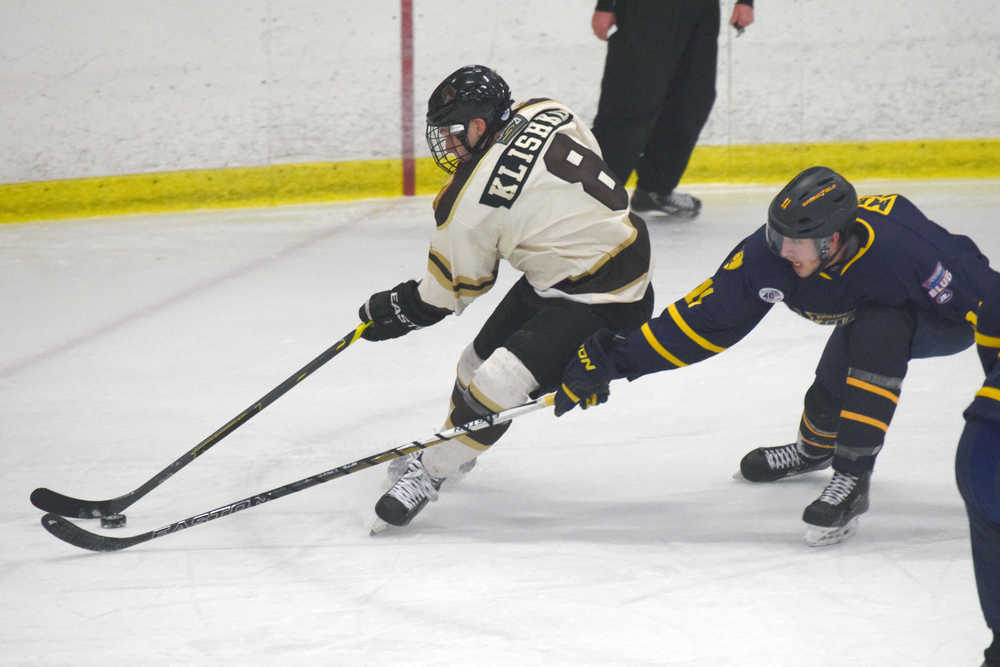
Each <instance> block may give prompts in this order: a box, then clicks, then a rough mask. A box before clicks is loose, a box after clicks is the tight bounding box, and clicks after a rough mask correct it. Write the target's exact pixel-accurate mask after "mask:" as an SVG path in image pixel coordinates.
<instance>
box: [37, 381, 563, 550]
mask: <svg viewBox="0 0 1000 667" xmlns="http://www.w3.org/2000/svg"><path fill="white" fill-rule="evenodd" d="M553 401H554V395H553V394H548V395H546V396H542V397H541V398H538V399H536V400H534V401H532V402H530V403H525V404H523V405H518V406H516V407H513V408H510V409H509V410H503V411H501V412H495V413H492V414H489V415H485V416H483V417H480V418H479V419H476V420H473V421H471V422H467V423H465V424H461V425H460V426H455V427H452V428H450V429H447V430H444V431H441V432H438V433H435V434H433V435H431V436H428V437H426V438H424V439H422V440H413V441H411V442H408V443H406V444H404V445H400V446H399V447H394V448H393V449H387V450H385V451H384V452H379V453H378V454H372V455H371V456H366V457H364V458H362V459H358V460H356V461H351V462H350V463H345V464H344V465H341V466H337V467H336V468H331V469H329V470H324V471H323V472H320V473H316V474H315V475H310V476H309V477H304V478H302V479H299V480H296V481H294V482H290V483H288V484H284V485H282V486H279V487H276V488H273V489H271V490H269V491H263V492H261V493H256V494H254V495H252V496H248V497H246V498H242V499H240V500H237V501H235V502H231V503H227V504H225V505H222V506H220V507H216V508H214V509H211V510H208V511H207V512H201V513H200V514H195V515H194V516H189V517H187V518H186V519H181V520H180V521H174V522H173V523H170V524H168V525H166V526H163V527H162V528H157V529H156V530H151V531H148V532H145V533H141V534H139V535H135V536H133V537H110V536H106V535H99V534H97V533H92V532H90V531H88V530H84V529H83V528H81V527H80V526H78V525H76V524H74V523H72V522H70V521H68V520H66V519H65V518H63V517H62V516H59V515H57V514H51V513H50V514H46V515H45V516H43V517H42V526H43V527H44V528H45V529H46V530H47V531H49V532H50V533H52V534H53V535H54V536H56V537H57V538H59V539H60V540H63V541H64V542H68V543H69V544H72V545H74V546H77V547H80V548H81V549H89V550H91V551H118V550H120V549H126V548H128V547H131V546H134V545H136V544H141V543H143V542H148V541H149V540H153V539H156V538H158V537H163V536H164V535H170V534H171V533H176V532H179V531H181V530H185V529H187V528H192V527H194V526H200V525H201V524H203V523H208V522H209V521H214V520H216V519H221V518H222V517H225V516H230V515H232V514H235V513H237V512H242V511H243V510H247V509H251V508H253V507H258V506H260V505H263V504H264V503H267V502H270V501H272V500H277V499H278V498H283V497H284V496H287V495H290V494H292V493H298V492H299V491H303V490H305V489H308V488H311V487H313V486H316V485H317V484H323V483H325V482H329V481H331V480H334V479H337V478H340V477H344V476H346V475H352V474H354V473H356V472H359V471H361V470H365V469H367V468H371V467H372V466H376V465H378V464H380V463H385V462H386V461H389V460H391V459H395V458H399V457H401V456H406V455H407V454H411V453H413V452H417V451H420V450H422V449H427V448H428V447H433V446H434V445H438V444H441V443H442V442H447V441H448V440H452V439H454V438H456V437H458V436H460V435H463V434H465V433H471V432H473V431H481V430H482V429H484V428H489V427H491V426H495V425H496V424H502V423H504V422H508V421H511V420H512V419H516V418H517V417H520V416H521V415H524V414H527V413H529V412H534V411H536V410H539V409H541V408H545V407H548V406H550V405H552V404H553Z"/></svg>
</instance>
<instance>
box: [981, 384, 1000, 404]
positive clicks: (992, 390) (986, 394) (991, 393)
mask: <svg viewBox="0 0 1000 667" xmlns="http://www.w3.org/2000/svg"><path fill="white" fill-rule="evenodd" d="M976 396H982V397H983V398H991V399H993V400H994V401H1000V389H997V388H996V387H983V388H982V389H980V390H979V391H977V392H976Z"/></svg>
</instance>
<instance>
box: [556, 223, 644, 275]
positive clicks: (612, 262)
mask: <svg viewBox="0 0 1000 667" xmlns="http://www.w3.org/2000/svg"><path fill="white" fill-rule="evenodd" d="M628 219H629V222H631V223H632V226H633V227H634V228H635V230H636V235H635V238H633V239H632V242H631V243H629V244H628V245H627V246H625V247H624V248H621V249H620V250H618V251H617V252H614V251H612V252H613V254H612V257H611V259H609V260H608V261H606V262H605V263H604V265H603V266H601V267H600V268H598V269H597V270H596V271H595V272H593V273H586V274H583V275H582V276H575V277H571V278H566V279H565V280H561V281H559V282H558V283H556V284H555V285H553V286H552V288H553V289H557V290H559V291H560V292H565V293H566V294H614V293H615V292H620V291H622V290H624V289H625V288H626V287H628V286H629V285H631V284H632V283H634V282H636V281H637V280H640V279H641V278H642V277H643V276H644V275H646V274H647V273H649V255H650V250H649V230H647V229H646V223H645V222H644V221H643V219H642V218H640V217H639V216H637V215H636V214H634V213H629V216H628Z"/></svg>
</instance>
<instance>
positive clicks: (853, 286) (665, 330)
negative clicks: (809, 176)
mask: <svg viewBox="0 0 1000 667" xmlns="http://www.w3.org/2000/svg"><path fill="white" fill-rule="evenodd" d="M856 217H857V222H856V229H857V230H858V231H860V237H859V238H860V243H859V245H858V247H857V250H856V251H855V252H853V254H851V255H850V256H848V257H845V258H844V259H843V260H842V261H841V262H840V263H838V264H837V265H835V266H833V267H830V268H828V269H826V270H824V271H819V272H817V273H814V274H813V275H811V276H809V277H807V278H799V277H798V276H796V275H795V272H794V271H793V269H792V266H791V264H790V263H789V262H787V261H786V260H784V259H782V258H780V257H778V256H776V255H774V254H773V253H772V252H771V251H770V250H769V249H768V247H767V244H766V242H765V238H764V227H761V228H759V229H757V230H756V231H755V232H754V233H752V234H751V235H750V236H748V237H746V238H745V239H744V240H743V241H741V242H740V244H739V245H738V246H737V247H736V248H734V249H733V251H732V252H730V254H729V255H728V257H727V258H726V260H725V261H724V262H723V263H722V265H721V266H720V267H719V269H718V270H717V271H716V273H715V275H713V276H712V277H711V278H709V279H707V280H705V281H704V282H703V283H701V284H700V285H698V286H697V287H695V288H694V289H693V290H691V291H690V292H689V293H688V294H687V295H685V296H684V297H683V298H682V299H678V300H677V301H675V302H674V303H672V304H670V306H668V307H667V309H666V310H665V311H664V312H663V313H661V314H660V315H659V316H657V317H655V318H653V319H651V320H650V321H648V322H647V323H646V324H644V325H643V326H642V327H641V328H640V329H639V330H637V331H633V332H630V333H629V334H628V335H627V338H626V341H625V342H624V343H622V344H620V345H618V346H616V347H615V349H614V350H612V358H613V362H614V365H615V368H616V371H617V373H616V375H617V377H628V378H632V379H634V378H636V377H638V376H641V375H645V374H647V373H652V372H655V371H660V370H668V369H673V368H679V367H681V366H687V365H689V364H693V363H696V362H698V361H702V360H704V359H706V358H708V357H710V356H712V355H715V354H718V353H719V352H722V351H723V350H725V349H726V348H728V347H730V346H731V345H733V344H735V343H736V342H737V341H739V340H740V339H741V338H743V337H744V336H745V335H746V334H747V333H749V332H750V330H752V329H753V328H754V327H755V326H756V325H757V323H758V322H760V320H761V319H762V318H763V317H764V315H766V314H767V312H768V311H769V310H770V309H771V307H772V306H773V305H774V304H776V303H784V304H785V305H786V306H788V307H789V308H791V309H792V310H793V311H794V312H796V313H798V314H799V315H801V316H803V317H806V318H808V319H810V320H812V321H814V322H817V323H819V324H838V323H845V322H849V321H851V319H852V318H853V313H854V310H855V309H856V308H858V307H859V306H861V305H864V304H875V305H886V306H901V305H903V304H906V303H910V304H912V305H913V306H914V307H916V308H917V309H920V310H924V311H931V312H933V313H936V314H937V315H938V316H940V317H942V318H944V319H946V320H949V321H958V322H961V321H965V322H968V323H969V325H970V326H972V327H975V326H976V323H977V318H978V312H979V307H980V304H981V302H982V301H983V300H984V299H986V298H988V295H989V293H990V292H991V290H992V289H993V287H994V286H996V285H1000V274H998V273H997V272H996V271H994V270H992V269H991V268H990V267H989V262H988V260H987V258H986V257H985V256H984V255H983V254H982V253H981V252H980V251H979V249H978V248H977V247H976V245H975V243H973V241H972V240H971V239H969V238H968V237H966V236H960V235H956V234H951V233H949V232H948V231H947V230H945V229H944V228H942V227H941V226H939V225H937V224H935V223H934V222H932V221H930V220H929V219H927V217H926V216H924V214H923V213H921V212H920V210H919V209H918V208H917V207H916V206H914V205H913V204H912V203H911V202H910V201H909V200H908V199H906V198H905V197H903V196H902V195H898V194H893V195H875V196H864V197H859V199H858V208H857V213H856ZM998 295H1000V290H998ZM998 306H1000V304H998ZM990 334H992V335H990ZM976 339H977V342H978V343H979V344H980V349H982V348H983V344H984V343H987V344H990V345H992V346H993V348H1000V331H996V332H981V333H977V335H976ZM996 353H997V349H992V351H991V352H990V354H991V355H992V356H993V357H996ZM990 370H991V369H990V368H987V373H989V371H990ZM981 393H982V392H981ZM989 398H992V399H994V400H991V401H990V402H991V403H996V409H997V416H998V417H1000V389H997V391H996V395H995V396H992V397H989ZM991 409H992V408H991Z"/></svg>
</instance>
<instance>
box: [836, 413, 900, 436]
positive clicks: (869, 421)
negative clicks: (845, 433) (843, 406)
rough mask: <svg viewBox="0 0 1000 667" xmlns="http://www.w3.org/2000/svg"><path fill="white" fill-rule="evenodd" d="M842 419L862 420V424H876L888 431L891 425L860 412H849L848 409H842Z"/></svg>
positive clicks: (880, 428)
mask: <svg viewBox="0 0 1000 667" xmlns="http://www.w3.org/2000/svg"><path fill="white" fill-rule="evenodd" d="M840 418H841V419H850V420H851V421H855V422H860V423H862V424H868V425H869V426H874V427H875V428H877V429H879V430H881V431H888V430H889V425H888V424H886V423H885V422H883V421H879V420H878V419H872V418H871V417H866V416H865V415H861V414H858V413H857V412H849V411H847V410H841V411H840Z"/></svg>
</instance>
